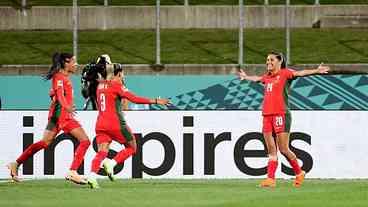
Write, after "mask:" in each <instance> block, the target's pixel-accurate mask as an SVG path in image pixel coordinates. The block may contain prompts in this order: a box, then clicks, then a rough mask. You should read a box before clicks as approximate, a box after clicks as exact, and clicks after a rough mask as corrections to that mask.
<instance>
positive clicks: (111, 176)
mask: <svg viewBox="0 0 368 207" xmlns="http://www.w3.org/2000/svg"><path fill="white" fill-rule="evenodd" d="M102 165H103V168H104V170H105V172H106V174H107V176H108V177H109V179H110V180H111V181H115V180H116V177H115V176H114V165H113V164H112V163H111V161H110V160H105V161H104V162H103V164H102Z"/></svg>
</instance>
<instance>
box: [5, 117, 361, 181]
mask: <svg viewBox="0 0 368 207" xmlns="http://www.w3.org/2000/svg"><path fill="white" fill-rule="evenodd" d="M125 117H126V119H127V120H128V123H129V124H130V126H131V128H132V129H133V131H134V133H135V135H136V136H137V138H138V146H139V147H138V149H139V150H138V152H137V154H136V156H135V157H134V158H133V159H131V158H130V159H128V160H127V161H126V162H125V164H124V165H120V166H119V167H118V168H116V169H115V171H116V173H117V176H118V177H119V178H131V177H134V178H180V179H182V178H260V177H265V175H266V165H267V155H266V152H265V144H264V143H263V142H262V140H263V139H262V134H261V131H260V129H261V112H259V111H149V112H146V111H129V112H127V113H126V115H125ZM77 119H79V120H80V122H81V123H82V125H83V127H84V128H85V130H86V132H87V133H88V135H89V136H90V138H91V139H93V140H94V136H95V133H94V124H95V120H96V113H95V112H79V113H78V114H77ZM46 122H47V111H0V136H1V137H2V138H3V139H2V143H3V145H4V146H8V147H4V148H3V149H2V150H1V151H0V157H1V161H0V165H1V166H4V165H5V164H6V163H7V162H10V161H12V160H14V159H16V157H17V156H18V155H19V154H20V153H21V152H22V151H23V149H24V148H25V147H27V146H28V145H29V144H31V143H34V142H36V141H38V140H39V139H40V137H41V135H42V133H43V130H44V127H45V126H46ZM367 122H368V112H367V111H295V112H293V125H292V130H291V149H292V150H293V151H294V152H295V153H296V154H297V156H298V158H299V162H300V163H301V164H302V168H303V169H304V170H305V171H306V172H308V174H307V177H308V178H354V179H356V178H365V179H366V178H368V177H367V173H366V170H367V169H366V168H367V167H366V166H367V165H366V163H368V157H367V156H366V146H367V145H368V140H367V139H366V135H367V134H368V128H367V127H366V123H367ZM73 141H74V142H75V141H76V140H74V139H73V138H71V137H70V136H68V135H66V134H60V135H59V136H58V137H57V138H56V142H55V144H56V145H53V146H52V147H51V148H49V149H48V150H47V151H41V152H40V153H38V154H36V155H35V156H34V157H33V159H32V160H29V161H28V162H26V163H25V164H24V165H23V166H22V169H21V170H20V174H21V176H22V177H25V178H62V177H63V176H64V175H65V174H66V173H67V171H68V168H69V165H70V163H71V161H72V157H73V151H72V150H73ZM120 149H121V146H120V145H115V143H114V144H113V146H112V151H111V153H112V154H114V153H116V151H118V150H120ZM95 150H96V143H95V141H94V148H93V149H92V148H90V149H89V151H88V152H87V155H86V157H85V162H84V164H83V168H82V169H80V172H81V173H83V174H87V173H88V172H89V171H90V163H91V160H92V158H93V156H94V155H95ZM280 162H281V163H282V164H280V165H279V169H278V170H277V177H283V178H291V177H292V176H293V173H292V170H291V168H290V166H289V165H288V162H287V161H286V160H285V159H284V158H283V157H281V159H280ZM357 166H359V167H357ZM8 176H9V173H8V171H7V170H6V168H5V167H3V168H0V179H3V178H7V177H8Z"/></svg>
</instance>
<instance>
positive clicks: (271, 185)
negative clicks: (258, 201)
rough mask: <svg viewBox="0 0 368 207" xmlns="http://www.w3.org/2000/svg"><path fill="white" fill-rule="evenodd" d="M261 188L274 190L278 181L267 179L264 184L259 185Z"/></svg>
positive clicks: (263, 181)
mask: <svg viewBox="0 0 368 207" xmlns="http://www.w3.org/2000/svg"><path fill="white" fill-rule="evenodd" d="M259 187H262V188H274V187H276V180H275V179H272V178H266V179H265V180H262V182H261V183H260V184H259Z"/></svg>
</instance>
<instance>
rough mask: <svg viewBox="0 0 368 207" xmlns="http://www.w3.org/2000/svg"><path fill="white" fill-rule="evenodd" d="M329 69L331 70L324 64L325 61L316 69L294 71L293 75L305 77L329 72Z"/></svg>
mask: <svg viewBox="0 0 368 207" xmlns="http://www.w3.org/2000/svg"><path fill="white" fill-rule="evenodd" d="M329 70H330V67H328V66H324V65H323V63H321V64H320V65H319V66H318V68H316V69H307V70H300V71H294V72H293V75H294V76H295V77H303V76H309V75H318V74H327V73H328V71H329Z"/></svg>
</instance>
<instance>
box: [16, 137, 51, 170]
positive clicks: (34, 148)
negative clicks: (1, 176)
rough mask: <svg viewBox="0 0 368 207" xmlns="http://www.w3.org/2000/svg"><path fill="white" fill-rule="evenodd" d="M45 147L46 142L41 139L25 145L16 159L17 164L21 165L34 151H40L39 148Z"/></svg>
mask: <svg viewBox="0 0 368 207" xmlns="http://www.w3.org/2000/svg"><path fill="white" fill-rule="evenodd" d="M46 147H47V144H46V142H44V141H42V140H41V141H38V142H36V143H33V144H31V146H29V147H27V149H26V150H25V151H24V152H23V153H22V154H21V155H20V156H19V157H18V159H17V160H16V161H17V163H18V165H21V164H22V163H23V162H25V161H26V160H27V159H28V158H29V157H32V156H33V155H34V154H35V153H36V152H38V151H40V150H41V149H45V148H46Z"/></svg>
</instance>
